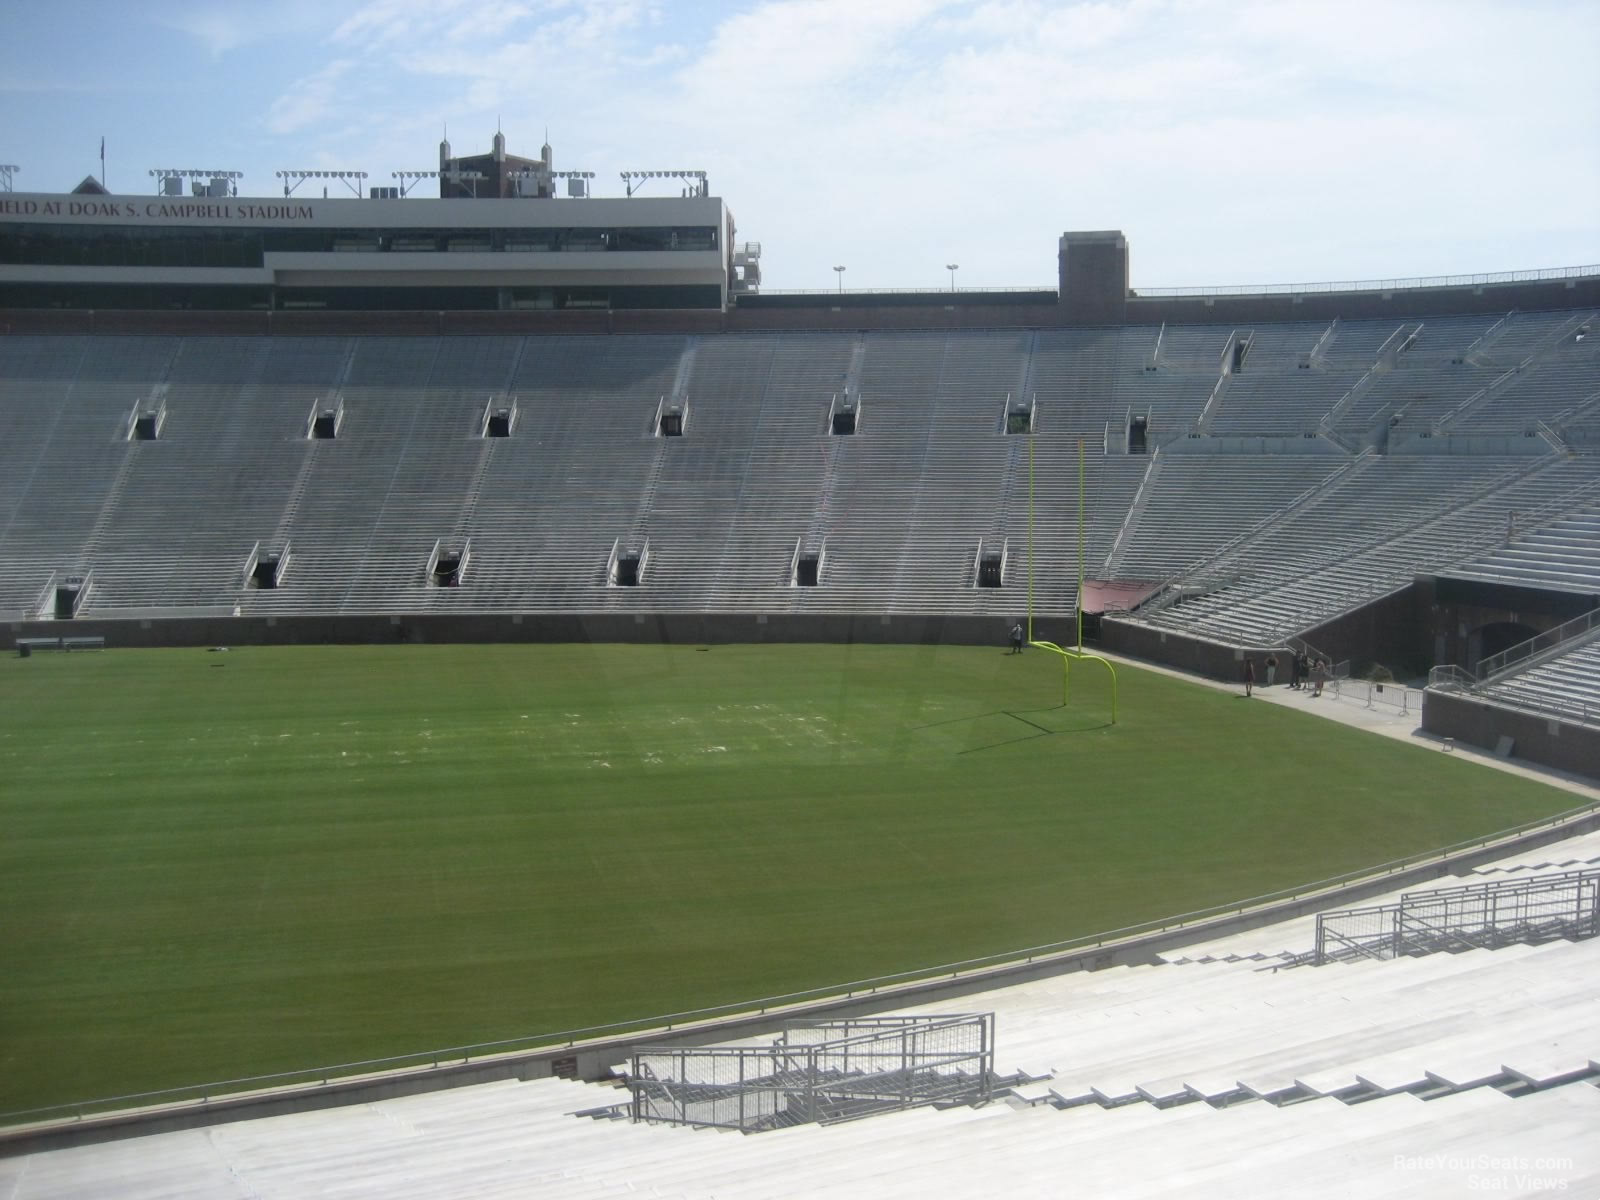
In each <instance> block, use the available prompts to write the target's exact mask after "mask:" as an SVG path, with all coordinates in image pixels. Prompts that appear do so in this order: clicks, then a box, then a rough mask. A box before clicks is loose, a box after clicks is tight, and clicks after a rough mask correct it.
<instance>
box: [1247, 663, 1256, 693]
mask: <svg viewBox="0 0 1600 1200" xmlns="http://www.w3.org/2000/svg"><path fill="white" fill-rule="evenodd" d="M1255 686H1256V660H1255V659H1253V658H1247V659H1245V660H1244V694H1245V695H1246V696H1249V695H1250V693H1251V691H1252V690H1253V689H1254V688H1255Z"/></svg>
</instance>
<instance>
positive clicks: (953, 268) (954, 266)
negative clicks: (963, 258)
mask: <svg viewBox="0 0 1600 1200" xmlns="http://www.w3.org/2000/svg"><path fill="white" fill-rule="evenodd" d="M944 269H945V270H946V271H949V272H950V290H951V291H952V292H953V291H955V290H956V272H957V271H959V270H961V264H960V263H945V265H944Z"/></svg>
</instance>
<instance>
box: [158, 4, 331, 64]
mask: <svg viewBox="0 0 1600 1200" xmlns="http://www.w3.org/2000/svg"><path fill="white" fill-rule="evenodd" d="M328 7H329V5H328V4H327V3H318V2H315V0H273V3H271V4H261V3H254V4H239V3H210V4H193V5H190V6H187V7H184V8H180V9H177V10H174V11H170V12H161V11H160V10H157V11H156V12H155V13H154V14H153V17H154V19H155V20H156V21H158V22H160V23H161V24H164V25H166V26H168V27H169V28H172V29H176V30H178V31H179V32H180V33H185V34H188V35H189V36H190V37H192V38H194V39H195V40H197V41H198V42H200V44H201V45H202V46H204V47H205V49H206V50H207V52H208V53H210V54H211V55H212V56H213V57H215V56H217V55H222V54H226V53H228V52H230V51H234V50H238V49H241V48H243V47H246V46H249V45H252V44H254V43H256V42H261V41H265V40H267V39H269V38H279V37H283V36H285V35H290V36H292V35H295V34H297V33H299V32H302V31H306V30H311V29H315V28H316V27H317V26H319V25H320V24H322V23H323V22H325V21H326V20H327V11H328Z"/></svg>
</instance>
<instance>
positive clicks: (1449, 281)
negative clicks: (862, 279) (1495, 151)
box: [761, 263, 1600, 299]
mask: <svg viewBox="0 0 1600 1200" xmlns="http://www.w3.org/2000/svg"><path fill="white" fill-rule="evenodd" d="M1591 276H1600V263H1591V264H1587V265H1584V266H1578V267H1543V268H1538V269H1534V270H1527V271H1491V272H1488V273H1486V274H1478V275H1418V276H1413V277H1411V278H1406V279H1349V280H1339V281H1333V282H1322V283H1229V284H1202V285H1200V286H1198V287H1136V288H1130V289H1129V296H1130V297H1131V298H1150V299H1162V298H1180V297H1184V296H1291V295H1301V294H1310V293H1319V292H1389V291H1404V290H1407V289H1411V288H1440V287H1482V286H1484V285H1486V284H1495V283H1536V282H1539V281H1541V280H1546V279H1588V278H1590V277H1591ZM1056 290H1057V284H1056V283H1055V282H1051V283H1047V284H1032V285H1023V286H1019V287H965V286H963V287H957V288H950V287H920V288H844V289H843V290H841V289H839V288H837V287H831V288H763V289H762V291H761V294H762V295H763V296H840V295H843V296H904V295H924V296H932V295H938V294H939V293H941V292H942V293H943V294H945V295H950V294H952V293H954V294H956V295H961V294H962V293H967V292H1035V293H1037V292H1055V291H1056Z"/></svg>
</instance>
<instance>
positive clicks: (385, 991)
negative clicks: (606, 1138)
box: [0, 645, 1571, 1111]
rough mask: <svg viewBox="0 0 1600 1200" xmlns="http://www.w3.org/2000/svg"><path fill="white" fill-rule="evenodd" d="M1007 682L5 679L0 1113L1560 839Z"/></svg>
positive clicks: (892, 669) (1078, 688)
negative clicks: (1437, 852) (1376, 865)
mask: <svg viewBox="0 0 1600 1200" xmlns="http://www.w3.org/2000/svg"><path fill="white" fill-rule="evenodd" d="M1046 659H1047V656H1045V655H1037V654H1024V655H1020V656H1012V655H1007V654H1006V653H1005V652H1004V649H1003V648H1000V647H996V648H993V649H988V648H973V647H920V646H919V647H894V646H766V647H762V646H719V647H717V648H715V649H712V650H703V649H700V648H696V647H688V646H684V647H641V646H588V645H579V646H460V647H443V646H425V647H329V648H284V649H271V650H268V649H250V650H235V651H232V652H229V653H225V654H223V653H218V654H207V653H205V652H202V651H114V652H112V653H109V654H105V655H96V656H87V655H85V656H73V657H62V658H42V657H34V658H30V659H27V660H18V659H6V660H0V758H3V760H4V761H3V762H0V770H3V772H4V776H3V777H4V778H5V779H6V781H7V786H6V787H5V788H4V789H3V791H0V820H3V821H4V829H5V830H6V836H5V838H4V840H3V841H0V904H3V906H4V908H3V911H4V912H5V913H6V914H7V916H6V920H5V922H4V923H3V925H0V961H3V962H4V963H5V964H6V970H5V971H4V972H0V1014H3V1019H0V1111H11V1110H17V1109H23V1108H31V1107H35V1106H39V1105H46V1104H51V1103H55V1102H61V1101H68V1100H72V1099H75V1098H79V1097H83V1096H95V1095H102V1096H103V1095H112V1094H117V1093H129V1092H138V1091H146V1090H152V1089H156V1088H162V1087H169V1086H180V1085H185V1084H189V1083H193V1082H195V1081H197V1080H203V1079H217V1078H227V1077H238V1076H243V1075H254V1074H263V1073H268V1072H272V1071H280V1070H296V1069H299V1068H301V1067H304V1066H305V1064H307V1063H310V1062H338V1061H351V1060H355V1059H366V1058H377V1057H382V1056H384V1055H389V1054H399V1053H406V1052H409V1051H412V1050H414V1049H415V1048H416V1047H417V1046H427V1045H436V1046H437V1045H470V1044H476V1043H482V1042H490V1041H495V1040H498V1039H501V1038H508V1037H516V1036H518V1035H519V1034H521V1033H524V1032H526V1031H527V1030H529V1029H562V1028H577V1027H581V1026H593V1025H601V1024H608V1023H611V1022H616V1021H635V1020H642V1019H645V1018H648V1017H649V1016H650V1015H652V1014H656V1013H662V1012H672V1011H687V1010H691V1009H697V1008H704V1007H710V1006H714V1005H719V1004H727V1003H738V1002H740V1001H742V1000H744V999H746V998H748V997H751V996H760V995H774V994H779V993H785V992H798V991H804V990H806V989H808V988H812V987H818V986H824V985H827V984H830V983H831V982H833V981H836V980H839V979H859V978H867V977H872V976H878V975H885V974H891V973H895V972H899V971H908V970H915V969H917V968H919V967H922V966H925V965H927V964H930V963H939V962H950V961H956V960H961V959H969V958H976V957H980V956H983V955H990V954H998V953H1003V952H1006V951H1007V950H1008V949H1010V948H1012V947H1018V946H1028V945H1040V944H1044V943H1049V942H1055V941H1061V940H1065V939H1068V938H1071V937H1073V936H1076V935H1079V934H1084V933H1089V932H1092V931H1094V930H1099V929H1109V928H1117V927H1123V926H1128V925H1133V924H1136V923H1139V922H1141V921H1145V920H1151V919H1156V918H1159V917H1161V916H1163V915H1164V914H1170V913H1174V912H1183V911H1191V910H1195V909H1199V908H1203V907H1206V906H1208V905H1210V904H1215V903H1226V902H1230V901H1234V900H1237V899H1240V898H1243V897H1247V896H1251V895H1258V894H1262V893H1266V892H1271V891H1275V890H1278V889H1280V888H1287V887H1293V886H1296V885H1297V884H1299V883H1303V882H1304V881H1307V880H1312V879H1320V878H1325V877H1328V876H1331V875H1335V874H1339V873H1341V872H1344V871H1349V870H1355V869H1357V868H1360V867H1361V866H1362V865H1364V864H1370V863H1373V862H1379V861H1385V860H1390V859H1394V858H1397V857H1400V856H1403V855H1405V854H1408V853H1413V852H1417V851H1422V850H1426V849H1428V848H1430V847H1435V846H1440V845H1445V844H1449V843H1453V842H1457V841H1461V840H1465V839H1467V838H1470V837H1475V836H1481V835H1484V834H1487V833H1490V832H1493V831H1495V830H1499V829H1503V828H1506V827H1508V826H1511V825H1515V824H1519V823H1521V822H1523V821H1527V820H1531V819H1534V818H1537V817H1541V816H1547V815H1550V814H1553V813H1556V812H1560V811H1564V810H1565V809H1566V808H1568V807H1570V803H1571V801H1570V797H1568V796H1566V795H1565V794H1564V793H1561V792H1558V791H1556V790H1555V789H1552V788H1548V787H1546V786H1544V785H1541V784H1538V783H1534V782H1532V781H1527V780H1522V779H1516V778H1511V777H1507V776H1505V775H1502V774H1498V773H1495V772H1491V771H1486V770H1483V769H1481V768H1478V767H1476V766H1474V765H1473V764H1470V763H1466V762H1459V761H1455V760H1452V759H1450V758H1448V757H1446V756H1441V755H1437V754H1429V753H1426V752H1425V751H1423V750H1421V749H1419V748H1416V747H1411V746H1407V745H1403V744H1400V743H1395V742H1390V741H1388V740H1387V739H1374V738H1371V737H1364V736H1362V735H1361V734H1360V733H1359V732H1357V731H1353V730H1350V729H1347V728H1344V727H1342V726H1334V725H1330V724H1329V723H1327V722H1322V721H1318V720H1316V719H1314V718H1310V717H1308V716H1306V715H1304V714H1300V713H1295V712H1292V711H1288V710H1284V709H1281V708H1277V707H1275V706H1264V705H1250V704H1244V703H1240V702H1239V700H1238V698H1237V697H1235V696H1232V695H1229V694H1227V693H1224V692H1218V691H1216V690H1213V689H1209V688H1204V687H1199V686H1196V685H1193V684H1190V683H1187V682H1185V681H1181V680H1173V679H1169V678H1165V677H1162V676H1159V675H1156V674H1153V673H1149V672H1143V671H1138V670H1133V669H1129V668H1121V669H1120V670H1119V674H1120V677H1121V695H1120V697H1119V702H1120V712H1119V717H1120V720H1119V723H1118V724H1117V725H1116V726H1115V727H1112V726H1110V724H1109V721H1108V712H1109V705H1108V703H1107V699H1108V698H1107V697H1106V696H1105V695H1103V694H1097V693H1096V691H1095V688H1094V685H1093V684H1092V683H1091V681H1090V680H1089V679H1087V678H1085V679H1084V680H1083V681H1082V683H1081V685H1080V683H1079V681H1078V680H1077V679H1076V678H1075V679H1074V690H1073V704H1072V706H1071V707H1069V708H1066V709H1062V708H1060V707H1058V701H1059V693H1060V674H1059V672H1060V668H1059V664H1058V663H1056V662H1054V661H1046Z"/></svg>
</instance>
